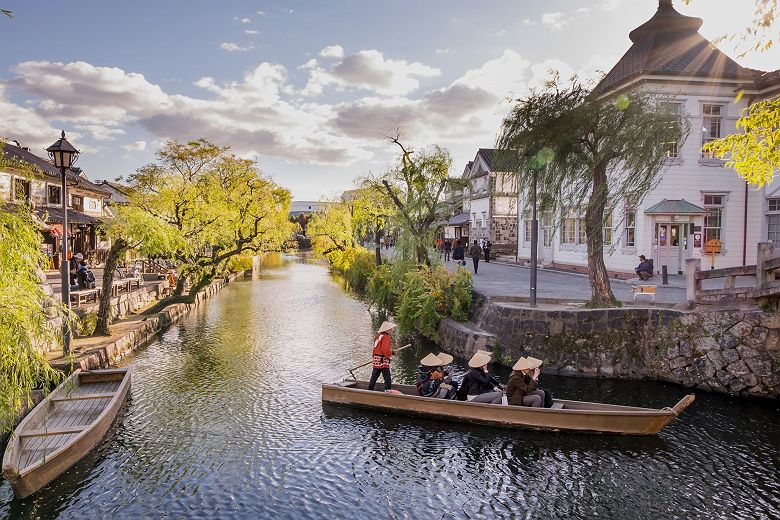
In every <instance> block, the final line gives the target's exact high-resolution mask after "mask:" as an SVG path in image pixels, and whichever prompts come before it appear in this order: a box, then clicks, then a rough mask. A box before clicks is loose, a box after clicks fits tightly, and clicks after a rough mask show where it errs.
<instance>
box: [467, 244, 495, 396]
mask: <svg viewBox="0 0 780 520" xmlns="http://www.w3.org/2000/svg"><path fill="white" fill-rule="evenodd" d="M478 247H479V246H478ZM488 363H490V354H489V353H487V352H485V351H484V350H478V351H477V353H476V354H474V355H473V356H472V358H471V359H470V360H469V367H470V369H469V371H468V372H467V373H466V376H465V377H464V378H463V381H461V383H460V384H461V391H460V393H459V395H461V394H465V395H466V400H467V401H471V402H474V403H489V404H501V400H502V398H503V397H504V392H503V390H502V389H501V383H500V382H499V381H498V379H496V378H495V377H493V376H491V375H490V373H489V372H488V368H487V366H488Z"/></svg>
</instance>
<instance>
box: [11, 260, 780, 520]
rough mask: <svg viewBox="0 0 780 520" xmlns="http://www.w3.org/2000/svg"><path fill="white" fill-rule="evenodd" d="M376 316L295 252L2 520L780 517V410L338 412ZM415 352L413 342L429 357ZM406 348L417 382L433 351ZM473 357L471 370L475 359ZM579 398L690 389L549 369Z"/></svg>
mask: <svg viewBox="0 0 780 520" xmlns="http://www.w3.org/2000/svg"><path fill="white" fill-rule="evenodd" d="M372 329H373V326H372V323H371V316H370V314H369V312H368V310H367V308H366V306H365V304H363V303H362V302H360V301H358V300H355V299H353V298H351V297H349V296H348V295H347V294H346V293H345V292H344V291H343V290H342V289H341V287H340V286H339V285H338V283H336V282H335V281H334V280H333V278H331V277H330V275H329V274H328V271H327V270H326V269H325V268H324V267H322V266H320V265H316V264H313V263H309V262H306V261H305V260H302V259H299V258H295V257H288V258H284V259H277V262H275V263H273V264H271V265H268V266H266V269H265V270H264V271H263V273H262V275H261V276H260V278H259V279H255V280H248V279H247V280H244V281H239V282H236V283H234V284H231V285H230V286H229V287H228V288H226V289H225V290H224V291H222V292H221V293H220V294H219V295H217V296H216V297H215V298H214V299H212V300H211V301H209V303H208V304H207V305H205V306H203V307H202V308H201V309H199V311H198V312H196V313H193V314H192V315H190V316H189V317H188V318H186V319H184V320H183V321H182V322H180V323H179V324H177V325H176V326H174V327H173V328H171V329H169V330H168V331H166V332H164V333H162V334H161V335H160V336H159V337H158V338H157V339H156V340H154V341H153V342H152V343H151V344H150V345H148V346H147V347H145V348H144V349H142V350H139V351H138V352H137V353H136V354H135V355H134V356H133V357H132V358H131V359H129V360H127V363H126V364H127V365H128V366H130V367H132V369H133V388H132V396H131V398H130V400H129V401H128V403H127V405H126V408H125V410H124V412H123V414H122V416H121V417H120V418H119V420H118V422H117V424H116V425H115V427H114V428H112V430H111V433H110V434H109V435H108V436H107V438H106V439H105V440H104V442H103V443H102V444H101V445H100V447H99V449H97V450H95V451H94V452H93V453H92V454H90V456H88V457H87V458H86V459H85V460H82V461H81V462H80V463H79V464H78V465H76V466H75V467H73V468H71V469H70V470H69V471H68V472H67V473H66V474H65V475H63V476H62V477H60V478H59V479H57V480H56V481H55V482H53V483H52V484H50V485H49V486H48V487H47V488H44V490H42V491H41V492H39V493H37V494H36V495H34V496H33V497H31V498H29V499H27V500H24V501H18V500H15V499H14V498H13V495H12V492H11V489H10V487H9V486H8V483H7V482H2V483H1V484H0V518H5V517H9V518H55V517H62V518H76V517H78V518H160V517H166V518H291V519H292V518H295V519H298V518H371V517H373V518H495V517H509V516H513V517H527V518H564V517H572V518H586V517H587V518H590V517H596V516H598V517H605V518H673V517H676V518H746V519H747V518H778V517H779V516H780V482H778V471H779V470H780V406H779V405H778V403H771V402H751V401H746V400H737V399H729V398H726V397H723V396H719V395H712V394H706V393H700V394H698V399H697V401H696V403H694V405H693V406H692V407H690V408H689V409H688V410H687V411H686V412H685V414H684V415H683V416H682V417H681V419H680V420H677V421H674V422H673V423H672V424H671V425H670V426H669V427H668V428H667V429H666V430H664V431H663V432H662V433H661V434H660V435H659V436H657V437H651V438H629V437H615V436H591V435H569V434H555V433H541V432H524V431H508V430H501V429H494V428H485V427H476V426H469V425H466V424H458V423H444V422H437V421H432V420H420V419H410V418H404V417H396V416H389V415H388V416H386V415H383V414H379V413H369V412H363V411H355V410H349V409H339V408H331V407H326V408H325V409H323V406H322V403H321V400H320V384H321V383H323V382H326V381H333V380H336V379H340V378H341V377H343V376H344V374H345V369H346V368H348V367H351V366H354V365H357V364H360V363H362V362H365V361H366V360H368V359H369V357H370V356H369V352H370V344H371V338H372V336H373V333H372ZM410 350H411V349H410ZM410 350H407V351H404V352H402V353H400V354H399V356H398V359H396V360H395V361H394V363H395V365H394V367H393V369H394V374H395V378H396V380H398V381H399V382H412V381H413V378H414V370H415V366H416V365H415V363H416V360H417V359H419V358H420V357H421V356H422V355H424V353H425V351H424V350H423V349H418V350H416V351H414V352H412V351H410ZM462 366H463V365H462V364H461V367H462ZM543 383H544V384H545V386H547V387H550V388H552V389H553V391H554V393H555V394H556V395H558V396H560V397H568V398H573V399H581V400H596V401H605V402H613V403H620V404H634V405H643V406H648V405H649V406H654V407H663V406H667V405H671V404H673V403H675V402H676V401H677V400H678V399H679V398H680V397H681V396H682V395H683V394H684V393H685V389H682V388H679V387H677V386H672V385H665V384H658V383H644V382H643V383H640V382H619V381H607V380H583V379H567V378H557V377H552V376H543Z"/></svg>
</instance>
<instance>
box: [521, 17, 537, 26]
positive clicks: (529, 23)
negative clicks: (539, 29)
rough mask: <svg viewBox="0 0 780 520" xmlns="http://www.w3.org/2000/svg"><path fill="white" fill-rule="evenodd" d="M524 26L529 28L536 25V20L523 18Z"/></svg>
mask: <svg viewBox="0 0 780 520" xmlns="http://www.w3.org/2000/svg"><path fill="white" fill-rule="evenodd" d="M523 25H525V26H526V27H529V26H531V25H536V22H535V21H534V20H531V19H530V18H523Z"/></svg>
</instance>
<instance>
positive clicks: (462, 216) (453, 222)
mask: <svg viewBox="0 0 780 520" xmlns="http://www.w3.org/2000/svg"><path fill="white" fill-rule="evenodd" d="M469 220H470V217H469V214H468V213H458V214H457V215H453V216H452V217H450V219H449V220H448V221H447V224H449V225H450V226H460V225H462V224H465V223H466V222H468V221H469Z"/></svg>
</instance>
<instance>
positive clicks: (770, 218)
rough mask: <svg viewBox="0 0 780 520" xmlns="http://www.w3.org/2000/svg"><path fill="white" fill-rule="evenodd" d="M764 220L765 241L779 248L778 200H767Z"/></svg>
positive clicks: (779, 210) (779, 200) (779, 221)
mask: <svg viewBox="0 0 780 520" xmlns="http://www.w3.org/2000/svg"><path fill="white" fill-rule="evenodd" d="M766 218H767V224H768V225H767V240H769V241H770V242H772V243H773V244H774V245H775V247H780V199H769V207H768V211H767V215H766Z"/></svg>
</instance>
